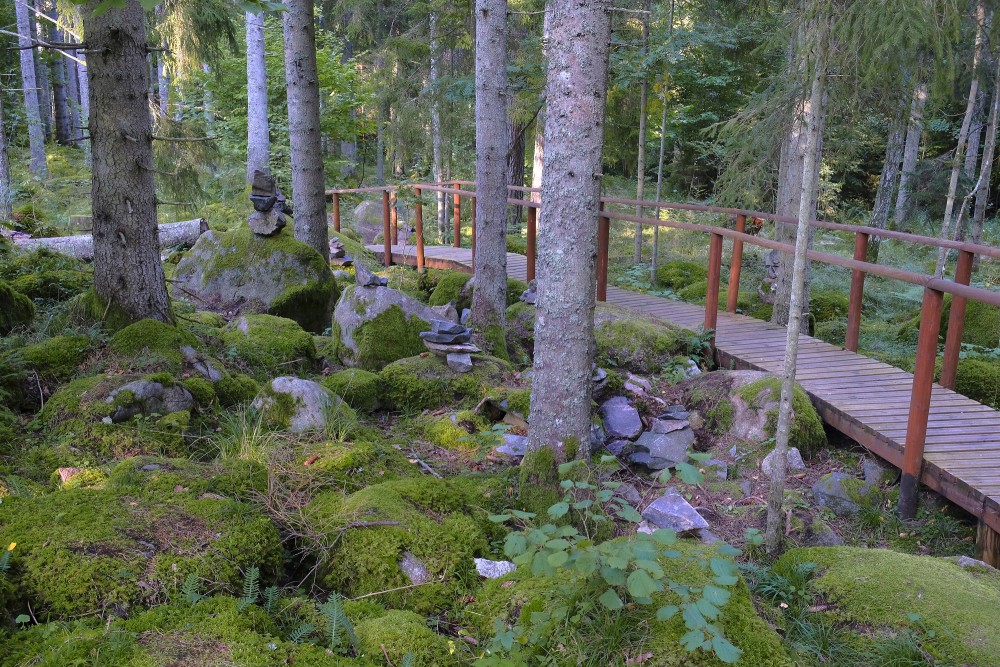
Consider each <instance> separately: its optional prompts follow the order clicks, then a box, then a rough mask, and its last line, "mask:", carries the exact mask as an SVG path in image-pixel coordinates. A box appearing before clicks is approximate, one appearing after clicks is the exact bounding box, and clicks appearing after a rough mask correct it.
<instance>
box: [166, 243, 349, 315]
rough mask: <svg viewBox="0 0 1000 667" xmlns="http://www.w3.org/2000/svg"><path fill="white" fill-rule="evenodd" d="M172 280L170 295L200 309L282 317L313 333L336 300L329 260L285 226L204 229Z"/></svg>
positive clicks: (178, 266)
mask: <svg viewBox="0 0 1000 667" xmlns="http://www.w3.org/2000/svg"><path fill="white" fill-rule="evenodd" d="M172 280H173V282H172V285H173V294H174V296H175V297H176V298H179V299H184V300H186V301H190V302H191V303H193V304H195V305H196V306H197V307H198V308H199V309H202V310H213V311H217V312H228V313H233V312H237V313H241V314H252V313H266V314H268V315H277V316H279V317H287V318H288V319H291V320H295V321H296V322H298V323H299V325H300V326H301V327H302V328H303V329H305V330H307V331H311V332H312V333H322V332H323V330H324V329H326V327H328V326H329V322H330V313H331V312H332V311H333V306H334V304H335V303H336V299H337V283H336V281H335V280H334V279H333V274H332V273H331V272H330V265H329V263H328V262H327V261H326V260H325V259H324V258H323V256H322V255H321V254H320V253H318V252H316V250H315V249H313V248H312V247H310V246H309V245H307V244H305V243H302V242H301V241H297V240H295V239H294V238H293V237H292V235H291V232H290V231H289V230H287V229H285V230H281V231H280V232H279V233H277V234H275V235H274V236H268V237H265V236H258V235H257V234H254V233H253V232H252V231H251V230H250V228H249V227H247V226H246V225H242V226H240V227H239V228H238V229H236V230H233V231H231V232H226V233H223V234H219V233H216V232H211V231H210V232H206V233H205V234H202V236H201V237H200V238H199V239H198V242H197V243H195V245H194V247H193V248H191V250H190V251H189V252H187V253H186V254H185V255H184V257H183V258H182V259H181V261H180V263H178V264H177V269H176V270H175V271H174V275H173V277H172Z"/></svg>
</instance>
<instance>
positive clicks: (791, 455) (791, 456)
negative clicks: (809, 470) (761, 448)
mask: <svg viewBox="0 0 1000 667" xmlns="http://www.w3.org/2000/svg"><path fill="white" fill-rule="evenodd" d="M775 456H776V454H775V450H773V449H772V450H771V451H770V453H768V455H767V456H765V457H764V460H763V461H761V462H760V470H761V472H763V473H764V474H765V475H767V476H769V477H770V475H771V470H772V464H773V463H774V459H775ZM805 469H806V462H805V461H803V460H802V454H801V453H799V448H798V447H789V448H788V452H786V455H785V470H786V471H788V472H792V471H794V470H805Z"/></svg>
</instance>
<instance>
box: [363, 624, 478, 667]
mask: <svg viewBox="0 0 1000 667" xmlns="http://www.w3.org/2000/svg"><path fill="white" fill-rule="evenodd" d="M355 633H356V634H357V636H358V641H359V642H360V643H361V654H362V655H363V656H367V657H371V658H373V659H376V660H377V659H379V658H383V659H384V658H385V656H388V659H389V660H391V661H392V664H397V665H398V664H403V663H402V660H403V657H404V656H406V655H407V654H408V653H412V654H413V657H414V658H415V662H414V664H417V665H421V667H424V666H425V665H426V666H427V667H445V666H450V665H455V664H458V656H456V655H452V653H453V651H452V649H451V648H450V645H451V646H455V645H456V644H457V643H458V642H455V641H454V640H452V641H450V642H449V640H448V638H447V637H444V636H442V635H439V634H437V633H435V632H434V631H433V630H431V629H430V628H429V627H427V619H426V618H424V617H423V616H420V615H418V614H415V613H413V612H412V611H400V610H394V611H390V612H387V613H386V614H385V615H384V616H379V617H377V618H370V619H366V620H364V621H361V622H360V623H358V625H357V627H356V628H355Z"/></svg>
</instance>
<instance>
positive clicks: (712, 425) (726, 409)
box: [705, 396, 733, 435]
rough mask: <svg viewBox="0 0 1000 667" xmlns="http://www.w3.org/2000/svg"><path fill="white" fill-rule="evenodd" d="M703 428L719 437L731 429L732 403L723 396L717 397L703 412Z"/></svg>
mask: <svg viewBox="0 0 1000 667" xmlns="http://www.w3.org/2000/svg"><path fill="white" fill-rule="evenodd" d="M705 426H706V427H708V428H709V429H711V430H712V431H714V432H715V433H717V434H719V435H722V434H724V433H727V432H728V431H729V429H731V428H732V427H733V402H732V401H730V400H729V399H728V398H726V397H725V396H721V397H719V400H718V401H716V402H715V404H714V405H712V407H710V408H708V409H707V410H705Z"/></svg>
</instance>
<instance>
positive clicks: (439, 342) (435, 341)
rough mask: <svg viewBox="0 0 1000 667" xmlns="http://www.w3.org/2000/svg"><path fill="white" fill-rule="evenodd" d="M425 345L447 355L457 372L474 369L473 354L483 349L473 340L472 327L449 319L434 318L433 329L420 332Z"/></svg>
mask: <svg viewBox="0 0 1000 667" xmlns="http://www.w3.org/2000/svg"><path fill="white" fill-rule="evenodd" d="M420 337H421V338H422V339H423V340H424V345H425V346H426V347H427V349H428V350H430V351H431V352H433V353H434V354H437V355H441V356H444V357H445V360H446V361H447V362H448V368H450V369H451V370H453V371H455V372H457V373H468V372H469V371H471V370H472V354H473V353H476V352H481V350H480V349H479V348H478V347H477V346H476V345H475V344H473V342H472V329H470V328H468V327H465V326H463V325H461V324H456V323H455V322H449V321H447V320H432V321H431V330H430V331H424V332H422V333H421V334H420Z"/></svg>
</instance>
